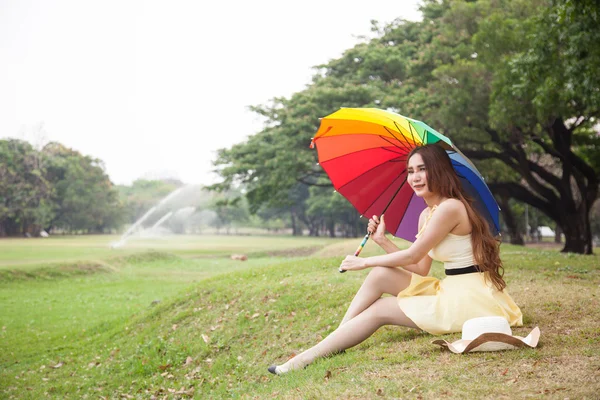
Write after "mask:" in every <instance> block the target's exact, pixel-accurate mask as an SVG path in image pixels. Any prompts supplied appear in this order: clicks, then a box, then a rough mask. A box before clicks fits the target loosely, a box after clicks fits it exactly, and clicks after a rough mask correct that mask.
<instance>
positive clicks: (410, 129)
mask: <svg viewBox="0 0 600 400" xmlns="http://www.w3.org/2000/svg"><path fill="white" fill-rule="evenodd" d="M395 123H396V121H394V124H395ZM396 126H397V125H396ZM398 129H400V127H398ZM408 130H409V131H410V136H412V140H413V142H415V143H417V141H416V140H415V135H413V132H412V131H413V129H412V125H411V124H410V122H409V123H408Z"/></svg>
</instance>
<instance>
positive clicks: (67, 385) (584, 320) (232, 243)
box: [0, 237, 600, 399]
mask: <svg viewBox="0 0 600 400" xmlns="http://www.w3.org/2000/svg"><path fill="white" fill-rule="evenodd" d="M205 239H206V240H204V241H203V242H204V243H206V242H209V241H212V243H213V244H214V245H215V249H216V250H215V253H214V254H212V255H211V254H210V253H202V252H201V251H204V250H208V249H207V248H206V247H203V245H201V244H198V245H193V244H192V243H191V242H192V241H190V242H189V243H187V244H186V245H185V246H183V245H181V246H180V245H178V244H176V245H174V246H173V247H174V248H173V249H170V248H168V247H167V246H165V247H164V248H162V249H156V248H155V251H153V252H149V253H148V252H143V253H135V254H129V255H127V254H126V253H125V252H123V253H119V255H118V256H116V255H115V254H111V253H110V252H109V253H105V254H104V255H103V256H94V257H95V258H96V259H98V260H100V262H98V266H99V267H98V268H88V269H85V272H84V273H79V272H78V271H80V268H79V266H82V265H91V262H87V261H86V260H85V259H80V261H78V262H77V263H75V264H73V263H72V261H70V260H74V259H79V257H80V256H79V255H78V256H77V257H75V258H70V250H69V249H72V248H73V247H75V248H77V247H79V246H77V239H66V240H67V242H66V243H69V246H65V247H63V248H62V250H56V252H57V254H58V253H60V251H62V252H63V254H64V255H65V258H64V260H69V261H64V262H62V263H61V264H57V265H54V266H52V265H46V264H44V266H43V269H40V268H39V265H38V266H36V265H35V264H34V263H31V262H23V263H21V264H19V263H12V264H10V263H9V262H7V263H6V264H7V265H8V266H7V270H9V271H13V272H11V274H10V275H6V276H5V277H4V278H5V279H4V280H3V281H1V282H2V283H0V304H1V309H0V326H1V328H0V329H1V330H0V343H1V345H0V346H1V347H0V394H1V395H0V397H2V398H18V399H21V398H31V399H39V398H61V399H62V398H74V399H75V398H76V399H79V398H94V399H97V398H110V399H113V398H114V399H116V398H144V399H145V398H148V399H149V398H152V397H153V396H154V397H156V398H164V397H165V396H166V398H198V399H205V398H253V399H254V398H256V399H263V398H284V399H285V398H289V399H303V398H315V399H316V398H319V399H321V398H327V399H338V398H356V399H364V398H415V399H418V398H423V399H437V398H524V397H534V398H538V397H542V396H543V397H547V398H557V399H558V398H560V399H564V398H594V397H596V394H597V392H598V390H599V389H600V383H599V382H600V379H599V378H600V376H599V375H598V371H599V370H600V326H599V325H598V322H597V321H598V320H600V308H599V307H598V305H599V304H598V302H599V296H600V258H599V257H598V255H594V256H574V255H565V254H561V253H558V252H556V251H540V250H536V249H529V248H522V247H515V246H510V245H503V246H502V254H503V259H504V261H505V266H506V279H507V281H508V285H509V292H510V293H511V295H512V296H513V298H514V299H515V301H516V302H517V303H518V304H519V305H520V306H521V308H522V310H523V313H524V315H525V321H524V322H525V326H524V327H522V328H515V329H514V330H513V331H514V333H515V334H518V335H524V334H526V333H528V332H529V331H530V330H531V329H532V328H533V327H534V326H539V327H540V329H541V331H542V336H541V342H540V345H539V346H538V348H536V349H528V350H519V351H509V352H499V353H480V354H478V353H476V354H469V355H455V354H452V353H449V352H447V351H441V350H440V349H439V348H438V347H437V346H434V345H432V344H431V343H430V342H431V340H433V337H432V336H430V335H428V334H425V333H421V332H418V331H415V330H410V329H405V328H398V327H385V328H383V329H380V330H379V331H378V332H377V333H376V334H375V335H374V336H373V337H372V338H370V339H368V340H367V341H365V342H364V343H362V344H360V345H359V346H356V347H355V348H353V349H350V350H348V351H346V353H344V354H341V355H338V356H334V357H331V358H327V359H322V360H319V361H317V362H316V363H315V364H313V365H311V366H310V367H308V368H306V369H304V370H301V371H295V372H294V373H292V374H288V375H286V376H281V377H278V376H273V375H270V374H269V373H268V372H267V371H266V367H267V366H268V365H269V364H270V363H272V362H281V361H283V360H285V359H286V358H288V357H290V356H291V355H293V354H294V353H297V352H299V351H302V350H304V349H306V348H308V347H310V346H312V345H314V344H315V343H317V342H318V341H319V340H320V339H321V338H323V337H325V336H326V335H327V334H328V333H330V332H331V331H332V330H333V329H335V327H336V326H337V324H339V321H340V319H341V317H342V316H343V313H344V311H345V307H346V306H347V305H348V303H349V301H350V300H351V298H352V295H353V294H354V292H355V291H356V290H357V289H358V287H359V286H360V283H361V282H362V280H363V279H364V276H365V275H366V273H367V271H361V272H357V273H346V274H339V273H337V271H336V269H337V266H338V265H339V262H340V260H341V258H342V257H343V255H344V254H348V253H352V252H353V251H354V249H355V247H356V245H357V244H358V242H359V241H360V240H358V241H357V240H356V239H352V240H335V241H332V240H330V239H325V238H313V239H310V240H308V238H298V239H294V238H272V237H263V238H247V237H230V238H226V237H217V238H212V237H211V238H205ZM278 239H280V240H278ZM283 239H285V240H283ZM58 240H59V239H57V241H56V242H55V243H60V242H59V241H58ZM82 240H83V242H86V241H87V240H88V239H86V238H82ZM244 240H246V241H245V242H244ZM24 241H26V242H27V240H24ZM92 242H94V243H97V242H98V241H97V240H95V241H94V240H92V241H90V242H88V243H85V244H84V243H81V247H86V246H89V245H90V243H92ZM2 245H4V243H2V241H0V246H2ZM244 245H246V246H247V247H246V248H244V247H243V246H244ZM57 246H58V245H57ZM195 246H198V247H197V249H199V251H194V250H196V247H195ZM141 249H142V247H139V248H137V250H138V251H139V250H141ZM298 249H303V250H298ZM156 250H158V251H156ZM171 250H172V251H171ZM182 250H185V251H182ZM232 250H233V251H234V252H240V253H242V252H243V253H246V254H248V253H249V254H253V256H251V257H250V259H249V260H248V261H247V262H240V261H234V260H230V259H228V258H226V257H224V254H227V253H228V252H231V251H232ZM309 250H310V251H314V255H312V256H309V257H308V256H306V254H307V253H308V252H309ZM376 253H379V250H378V249H376V247H375V246H374V245H373V244H368V245H367V247H366V248H365V254H367V255H368V254H376ZM45 254H48V253H45ZM209 255H210V257H209ZM20 256H21V257H22V258H26V256H27V254H26V253H21V255H20ZM334 256H335V257H334ZM6 259H8V257H7V258H6ZM12 260H14V258H13V259H12ZM43 260H44V262H47V260H48V257H46V258H44V259H43ZM56 260H57V261H58V260H60V259H59V258H57V259H56ZM17 261H18V260H17ZM23 261H27V260H23ZM70 263H71V264H70ZM69 265H70V267H68V268H66V267H65V266H69ZM60 268H63V273H56V274H52V273H49V272H48V271H52V270H53V269H54V270H56V269H60ZM18 270H24V271H28V274H29V275H16V272H14V271H18ZM44 271H45V272H44ZM432 273H433V274H434V275H436V276H438V277H441V274H442V270H441V266H440V265H439V264H437V263H436V265H434V268H433V271H432ZM0 277H1V275H0ZM459 337H460V334H453V335H446V336H444V338H446V339H447V340H455V339H458V338H459Z"/></svg>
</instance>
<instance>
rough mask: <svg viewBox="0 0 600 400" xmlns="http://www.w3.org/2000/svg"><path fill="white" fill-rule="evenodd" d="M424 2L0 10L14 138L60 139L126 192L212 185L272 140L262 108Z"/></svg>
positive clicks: (72, 0) (82, 3) (65, 4)
mask: <svg viewBox="0 0 600 400" xmlns="http://www.w3.org/2000/svg"><path fill="white" fill-rule="evenodd" d="M418 2H419V0H370V1H365V0H345V1H340V0H331V1H327V0H320V1H317V0H303V1H295V2H287V1H276V0H253V1H244V0H237V1H221V2H212V1H179V0H177V1H150V0H118V1H115V0H102V1H89V0H0V138H6V137H16V138H20V139H26V140H29V141H30V142H32V143H33V144H34V145H37V146H39V145H41V144H44V143H45V142H48V141H58V142H60V143H62V144H64V145H66V146H68V147H71V148H73V149H75V150H77V151H79V152H81V153H83V154H85V155H91V156H93V157H96V158H99V159H101V160H103V161H104V163H105V166H106V171H107V173H108V174H109V176H110V178H111V180H112V181H113V182H114V183H117V184H130V183H131V182H132V181H133V180H135V179H137V178H140V177H147V178H151V177H155V178H156V177H160V176H164V175H165V174H166V175H168V176H174V177H177V178H179V179H181V180H183V181H184V182H186V183H204V184H208V183H212V182H214V180H215V176H214V174H212V173H210V170H211V169H212V166H211V161H212V160H213V159H214V158H215V154H216V150H217V149H219V148H222V147H230V146H231V145H233V144H235V143H238V142H241V141H243V140H244V139H245V138H246V137H247V136H248V135H251V134H253V133H256V132H258V131H260V129H261V128H262V125H261V121H260V119H259V117H258V116H256V115H255V114H253V113H251V112H250V111H248V110H247V107H248V106H249V105H259V104H265V103H267V102H268V101H269V99H272V98H273V97H280V96H284V97H289V96H290V95H291V94H292V93H294V92H298V91H301V90H303V89H304V88H305V86H306V85H307V84H308V83H310V79H311V76H312V75H313V70H312V69H311V68H312V67H313V66H315V65H318V64H322V63H326V62H327V61H329V60H330V59H333V58H337V57H339V56H340V55H341V54H342V52H343V51H344V50H346V49H349V48H351V47H352V46H354V45H355V44H356V43H358V42H359V39H357V36H360V35H370V26H371V24H370V20H372V19H375V20H378V21H379V22H381V23H385V22H390V21H392V20H393V19H395V18H398V17H400V18H404V19H408V20H418V19H420V13H419V12H418V10H417V6H418Z"/></svg>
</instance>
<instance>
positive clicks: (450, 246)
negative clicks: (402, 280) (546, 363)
mask: <svg viewBox="0 0 600 400" xmlns="http://www.w3.org/2000/svg"><path fill="white" fill-rule="evenodd" d="M435 208H436V207H435V206H434V207H433V209H432V210H431V211H430V213H429V217H428V219H427V221H426V222H425V224H424V225H423V228H422V229H421V231H420V232H419V234H417V236H419V235H420V234H421V232H423V231H424V230H425V228H426V227H427V222H429V218H431V214H432V213H433V212H434V211H435ZM429 256H430V257H431V258H432V259H434V260H436V261H441V262H443V263H444V268H445V269H446V270H450V269H458V268H464V267H468V266H471V265H474V264H476V263H475V262H474V257H473V248H472V245H471V235H470V234H469V235H454V234H448V236H446V237H445V238H444V239H443V240H442V241H441V242H440V243H439V244H438V245H437V246H436V247H435V248H433V249H432V250H431V251H430V252H429ZM398 304H399V306H400V309H401V310H402V311H403V312H404V314H405V315H406V316H407V317H408V318H410V319H411V320H412V321H413V322H414V323H415V324H416V325H417V326H418V327H419V328H421V329H422V330H424V331H426V332H429V333H431V334H434V335H440V334H444V333H452V332H460V331H461V330H462V326H463V323H464V322H465V321H467V320H468V319H471V318H476V317H486V316H501V317H505V318H506V319H507V320H508V322H509V324H510V325H511V326H521V325H523V314H522V313H521V310H520V309H519V307H518V306H517V305H516V304H515V302H514V301H513V299H512V298H511V297H510V295H509V294H508V292H507V291H506V289H504V290H503V291H502V292H500V291H498V290H497V289H496V288H495V287H494V286H493V285H492V283H491V282H487V281H486V280H485V279H484V274H483V273H479V272H474V273H467V274H461V275H447V276H446V277H445V278H444V279H442V280H440V279H437V278H434V277H432V276H421V275H417V274H412V278H411V281H410V284H409V285H408V287H407V288H406V289H404V290H403V291H401V292H400V293H398Z"/></svg>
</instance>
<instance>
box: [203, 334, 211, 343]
mask: <svg viewBox="0 0 600 400" xmlns="http://www.w3.org/2000/svg"><path fill="white" fill-rule="evenodd" d="M202 340H204V343H208V342H210V338H209V337H208V336H206V335H205V334H204V333H203V334H202Z"/></svg>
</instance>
